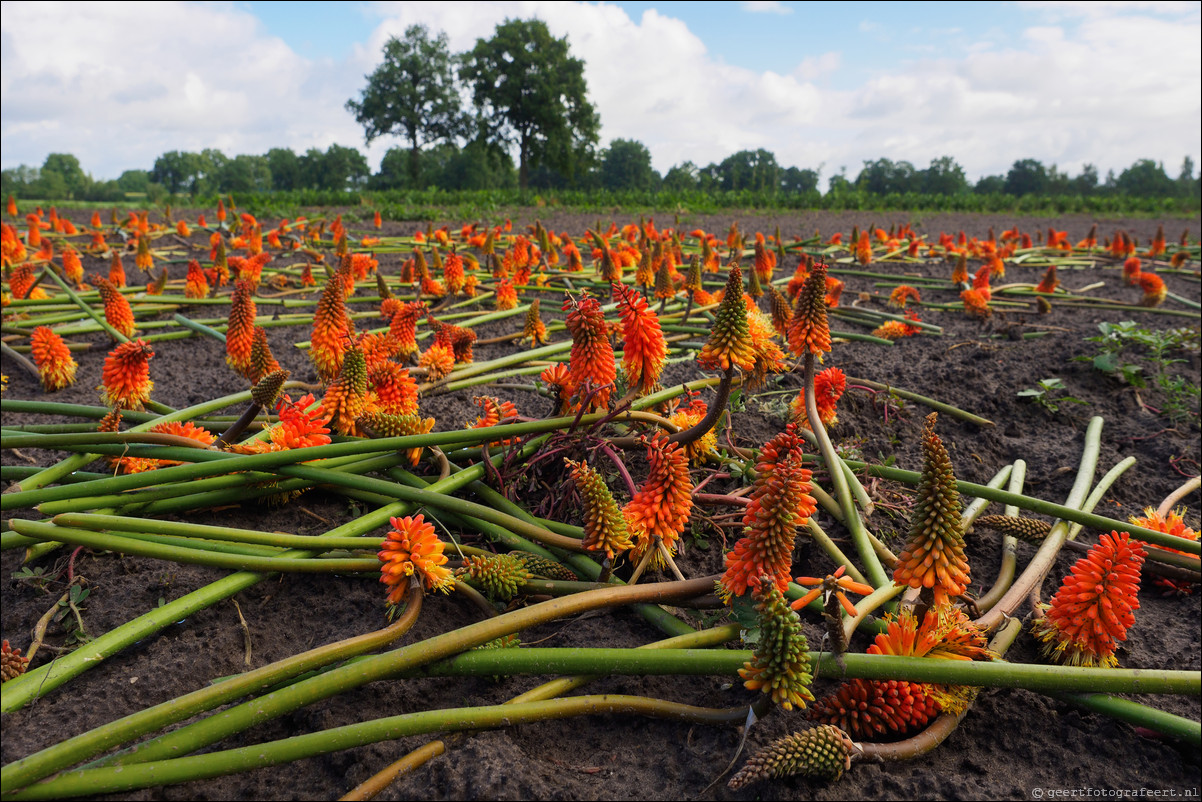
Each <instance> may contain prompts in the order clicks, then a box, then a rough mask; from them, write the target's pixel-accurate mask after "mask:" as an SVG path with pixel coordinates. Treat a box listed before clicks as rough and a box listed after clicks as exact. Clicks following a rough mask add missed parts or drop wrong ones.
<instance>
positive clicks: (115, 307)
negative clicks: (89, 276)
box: [94, 276, 134, 337]
mask: <svg viewBox="0 0 1202 802" xmlns="http://www.w3.org/2000/svg"><path fill="white" fill-rule="evenodd" d="M94 281H95V283H96V288H97V289H98V290H99V291H100V298H101V300H102V301H104V320H105V322H106V323H108V324H109V325H110V326H112V327H113V328H114V329H116V330H117V331H119V332H121V333H122V334H124V335H125V336H126V337H132V336H133V333H134V310H133V309H132V308H130V305H129V301H128V300H126V298H125V296H124V295H122V294H121V293H119V292H117V288H116V287H114V286H113V285H112V284H111V283H109V281H108V280H107V279H104V278H100V277H99V276H98V277H96V278H95V279H94Z"/></svg>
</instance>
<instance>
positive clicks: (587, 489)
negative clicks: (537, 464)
mask: <svg viewBox="0 0 1202 802" xmlns="http://www.w3.org/2000/svg"><path fill="white" fill-rule="evenodd" d="M564 463H565V464H567V466H568V467H569V468H570V469H571V471H572V481H573V482H575V484H576V489H577V490H579V491H580V500H581V502H582V503H583V505H584V541H583V542H582V544H581V545H583V546H584V547H585V548H586V549H588V550H589V551H598V552H605V556H606V557H607V558H608V559H609V560H611V561H612V560H614V559H615V558H616V557H617V556H618V555H619V554H622V553H623V552H626V551H629V550H630V548H631V547H632V546H633V545H634V544H633V543H632V542H631V540H630V533H629V531H628V530H627V529H626V519H625V517H623V515H622V511H621V510H620V509H619V508H618V503H617V502H616V501H614V497H613V496H612V495H611V494H610V492H609V488H608V487H606V486H605V480H604V479H602V478H601V474H599V473H597V472H596V471H595V470H593V469H592V468H590V467H589V466H588V464H587V463H585V462H573V461H572V460H570V459H565V460H564Z"/></svg>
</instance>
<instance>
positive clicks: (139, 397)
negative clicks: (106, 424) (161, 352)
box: [100, 340, 154, 409]
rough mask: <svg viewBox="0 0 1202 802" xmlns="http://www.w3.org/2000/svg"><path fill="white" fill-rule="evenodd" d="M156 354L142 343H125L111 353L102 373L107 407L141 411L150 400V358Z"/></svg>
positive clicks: (151, 383) (152, 387) (137, 341)
mask: <svg viewBox="0 0 1202 802" xmlns="http://www.w3.org/2000/svg"><path fill="white" fill-rule="evenodd" d="M152 356H154V351H152V350H151V348H150V346H149V345H147V344H146V343H145V342H144V341H142V340H133V341H131V342H124V343H121V344H120V345H118V346H117V347H116V348H114V349H113V350H112V351H109V354H108V356H107V357H105V360H104V370H103V372H102V379H103V384H102V385H101V388H102V389H103V392H102V393H101V394H100V397H101V400H103V401H104V404H105V406H109V407H120V408H121V409H141V408H142V405H143V404H145V403H146V402H147V401H149V400H150V391H151V390H152V389H154V382H152V381H151V380H150V358H151V357H152Z"/></svg>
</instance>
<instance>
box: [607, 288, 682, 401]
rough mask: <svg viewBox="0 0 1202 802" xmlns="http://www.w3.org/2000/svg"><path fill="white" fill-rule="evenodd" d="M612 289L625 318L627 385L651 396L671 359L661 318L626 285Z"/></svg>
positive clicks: (624, 358)
mask: <svg viewBox="0 0 1202 802" xmlns="http://www.w3.org/2000/svg"><path fill="white" fill-rule="evenodd" d="M610 286H611V287H612V288H613V295H614V298H615V299H616V300H617V302H618V310H619V311H620V312H621V315H622V339H623V341H624V342H623V346H622V370H623V371H624V372H625V373H626V384H627V386H628V387H631V388H635V387H637V388H638V390H639V393H640V394H646V393H649V392H651V391H652V390H653V389H654V388H655V386H656V384H658V383H659V377H660V374H661V373H662V372H663V369H664V363H665V361H666V359H667V356H668V344H667V343H666V342H665V341H664V335H663V331H662V330H661V329H660V325H659V317H658V316H657V315H656V314H655V310H653V309H651V308H650V307H648V306H647V301H646V300H645V299H644V298H643V297H642V296H641V295H639V294H637V293H636V292H635V291H634V290H632V289H630V288H629V287H626V286H624V285H622V284H612V285H610Z"/></svg>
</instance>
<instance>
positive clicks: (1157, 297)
mask: <svg viewBox="0 0 1202 802" xmlns="http://www.w3.org/2000/svg"><path fill="white" fill-rule="evenodd" d="M1138 283H1139V288H1140V289H1141V290H1143V291H1144V297H1143V298H1140V300H1139V305H1140V306H1149V307H1152V306H1160V305H1161V304H1162V303H1164V299H1165V298H1167V297H1168V293H1169V290H1168V287H1166V286H1165V285H1164V280H1163V279H1162V278H1161V277H1160V276H1158V275H1156V274H1155V273H1147V272H1145V273H1140V274H1139V279H1138Z"/></svg>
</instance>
